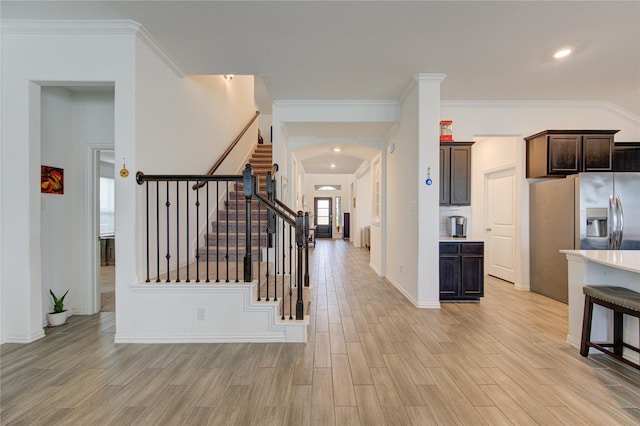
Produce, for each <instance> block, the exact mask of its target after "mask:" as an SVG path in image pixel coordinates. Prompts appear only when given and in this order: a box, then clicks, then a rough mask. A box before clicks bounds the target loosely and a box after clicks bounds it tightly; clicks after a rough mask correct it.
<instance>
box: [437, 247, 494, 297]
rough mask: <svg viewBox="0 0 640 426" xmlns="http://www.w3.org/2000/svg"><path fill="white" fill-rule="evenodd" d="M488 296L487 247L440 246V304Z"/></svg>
mask: <svg viewBox="0 0 640 426" xmlns="http://www.w3.org/2000/svg"><path fill="white" fill-rule="evenodd" d="M483 296H484V243H482V242H468V243H467V242H459V243H458V242H451V243H449V242H441V243H440V300H454V301H455V300H480V298H481V297H483Z"/></svg>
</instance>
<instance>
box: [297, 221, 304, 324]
mask: <svg viewBox="0 0 640 426" xmlns="http://www.w3.org/2000/svg"><path fill="white" fill-rule="evenodd" d="M303 225H304V221H303V217H302V211H300V210H298V216H297V217H296V245H297V247H298V265H299V264H301V263H302V244H303V240H302V239H303V238H304V228H303ZM297 276H298V283H301V282H302V269H300V268H298V271H297ZM302 319H304V302H303V301H302V286H301V285H298V300H297V301H296V320H302Z"/></svg>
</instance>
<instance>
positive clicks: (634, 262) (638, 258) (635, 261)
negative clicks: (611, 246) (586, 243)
mask: <svg viewBox="0 0 640 426" xmlns="http://www.w3.org/2000/svg"><path fill="white" fill-rule="evenodd" d="M560 253H565V254H573V255H578V256H580V257H582V258H583V259H585V260H588V261H591V262H595V263H600V264H602V265H606V266H611V267H613V268H617V269H623V270H625V271H630V272H636V273H640V250H560Z"/></svg>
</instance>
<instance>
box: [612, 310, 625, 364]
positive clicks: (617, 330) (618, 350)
mask: <svg viewBox="0 0 640 426" xmlns="http://www.w3.org/2000/svg"><path fill="white" fill-rule="evenodd" d="M622 315H623V314H622V312H614V313H613V353H614V354H616V355H618V356H622V323H623V317H622Z"/></svg>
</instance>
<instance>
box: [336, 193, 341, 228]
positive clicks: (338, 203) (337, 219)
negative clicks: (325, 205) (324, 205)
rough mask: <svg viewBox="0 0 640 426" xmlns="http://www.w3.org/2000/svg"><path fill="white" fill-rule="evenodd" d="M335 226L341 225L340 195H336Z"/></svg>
mask: <svg viewBox="0 0 640 426" xmlns="http://www.w3.org/2000/svg"><path fill="white" fill-rule="evenodd" d="M336 226H342V197H340V196H337V197H336Z"/></svg>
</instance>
